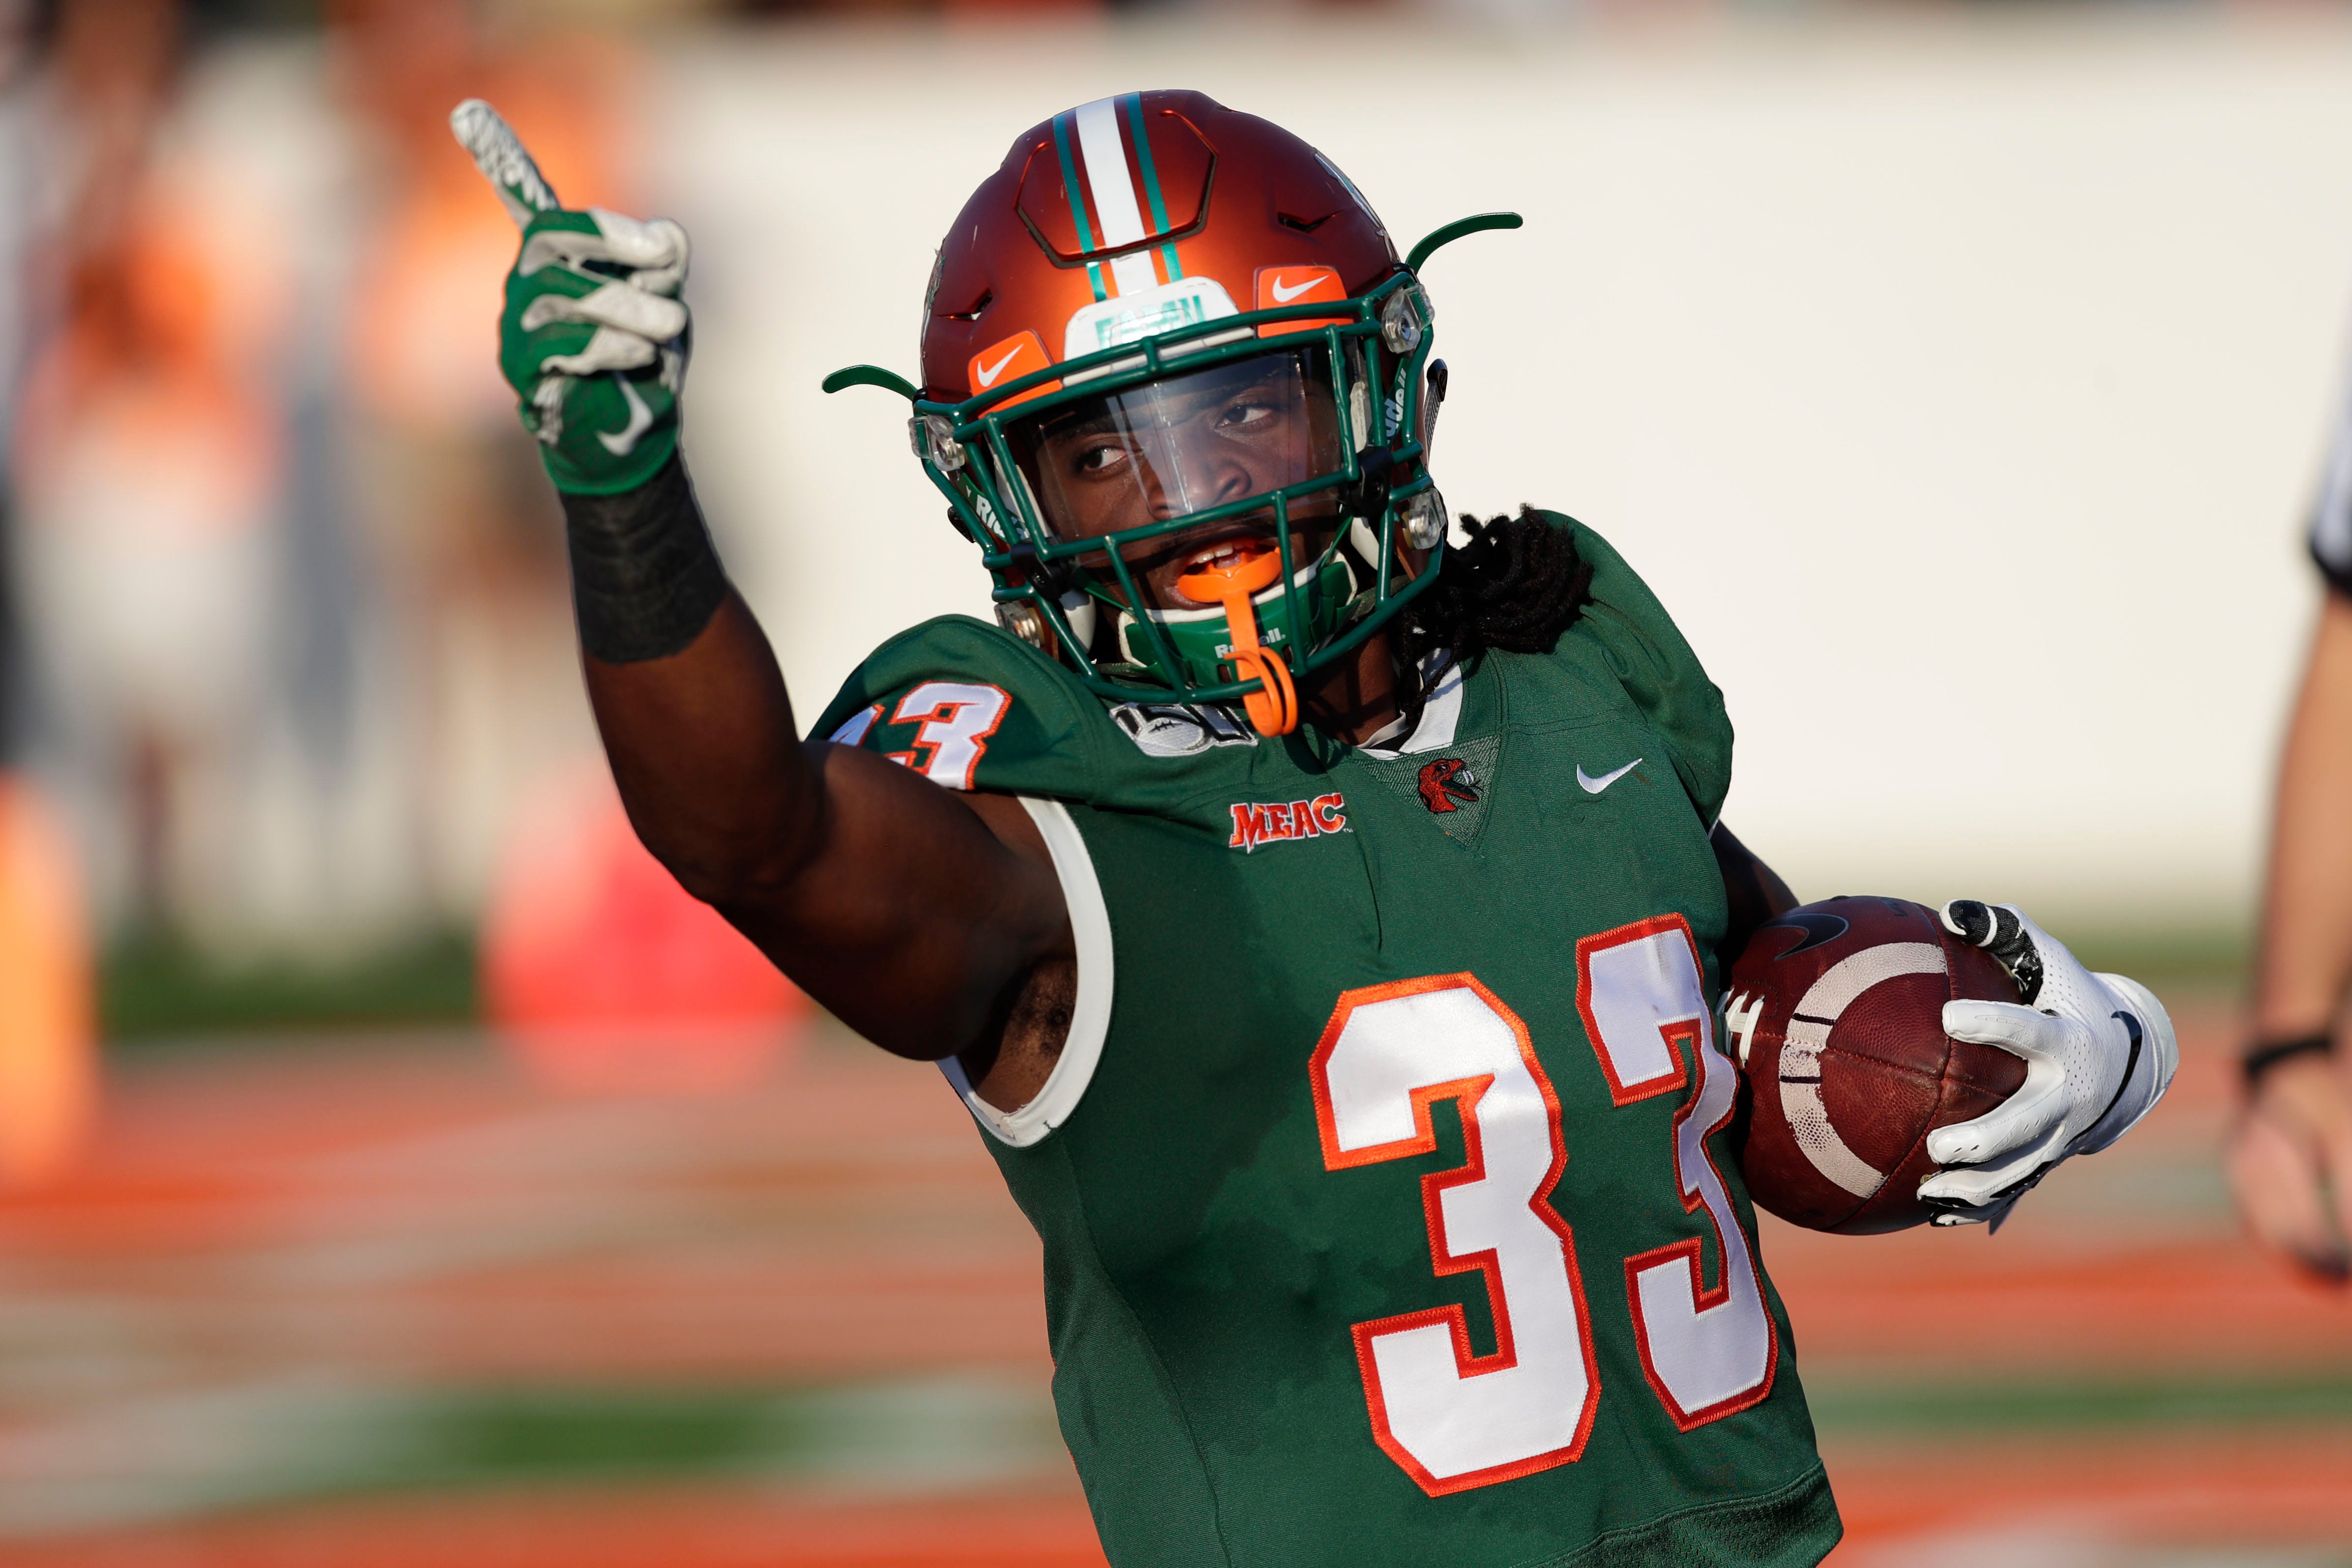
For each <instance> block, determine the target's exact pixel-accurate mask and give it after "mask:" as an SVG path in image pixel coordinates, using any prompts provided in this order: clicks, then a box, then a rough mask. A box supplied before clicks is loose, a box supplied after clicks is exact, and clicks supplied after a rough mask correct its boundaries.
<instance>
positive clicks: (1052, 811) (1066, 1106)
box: [940, 795, 1112, 1149]
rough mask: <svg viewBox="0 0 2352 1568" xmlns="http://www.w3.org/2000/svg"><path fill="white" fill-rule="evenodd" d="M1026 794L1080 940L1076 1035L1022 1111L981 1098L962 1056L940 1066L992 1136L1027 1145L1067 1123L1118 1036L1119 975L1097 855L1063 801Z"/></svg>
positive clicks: (1023, 800)
mask: <svg viewBox="0 0 2352 1568" xmlns="http://www.w3.org/2000/svg"><path fill="white" fill-rule="evenodd" d="M1018 798H1019V800H1020V802H1021V804H1022V805H1023V807H1024V809H1026V810H1027V811H1028V813H1029V820H1030V821H1032V822H1034V823H1035V824H1036V825H1037V831H1038V832H1039V833H1040V834H1042V835H1044V836H1045V848H1046V850H1047V851H1048V852H1049V853H1051V854H1052V856H1053V857H1054V875H1055V876H1056V877H1057V878H1059V879H1061V883H1062V901H1063V903H1064V904H1065V905H1066V906H1067V908H1068V910H1069V913H1070V931H1071V934H1072V935H1073V936H1075V937H1076V940H1077V948H1078V1000H1077V1005H1076V1006H1074V1007H1072V1008H1071V1009H1070V1033H1069V1037H1068V1038H1067V1039H1066V1040H1064V1041H1063V1042H1062V1055H1061V1058H1060V1059H1059V1060H1057V1061H1056V1062H1055V1064H1054V1070H1053V1071H1052V1072H1051V1073H1049V1074H1047V1075H1046V1078H1045V1088H1043V1089H1039V1090H1038V1091H1037V1094H1036V1097H1035V1098H1034V1099H1033V1100H1030V1101H1029V1102H1028V1103H1027V1104H1026V1105H1024V1106H1022V1107H1021V1108H1020V1109H1019V1110H998V1109H997V1108H996V1107H995V1106H992V1105H991V1104H989V1103H988V1101H986V1100H982V1099H981V1098H980V1095H979V1093H978V1091H976V1090H975V1089H973V1088H972V1085H971V1079H970V1078H969V1077H967V1076H966V1075H965V1073H964V1070H963V1064H962V1063H961V1062H960V1061H958V1060H956V1059H955V1058H953V1057H950V1058H947V1059H946V1060H945V1061H942V1062H941V1063H940V1071H941V1072H942V1073H945V1074H946V1075H947V1079H948V1082H950V1084H952V1085H954V1086H955V1091H956V1092H957V1093H958V1094H960V1095H961V1096H963V1102H964V1105H965V1107H966V1108H967V1109H968V1110H971V1115H972V1120H973V1121H977V1122H979V1123H980V1124H981V1126H982V1127H984V1128H986V1129H987V1130H988V1132H989V1135H990V1136H991V1137H992V1138H994V1139H995V1140H996V1141H997V1142H1000V1143H1009V1144H1011V1145H1012V1146H1013V1147H1014V1148H1016V1149H1025V1148H1027V1147H1028V1146H1029V1145H1030V1144H1032V1143H1036V1142H1043V1141H1044V1139H1045V1134H1047V1133H1048V1132H1051V1131H1054V1129H1055V1128H1056V1127H1059V1126H1061V1125H1062V1123H1064V1122H1066V1121H1068V1120H1069V1119H1070V1115H1071V1113H1072V1112H1073V1111H1075V1110H1077V1108H1078V1101H1079V1100H1083V1099H1084V1098H1086V1092H1087V1085H1088V1084H1089V1083H1092V1082H1093V1081H1094V1076H1095V1064H1096V1063H1097V1062H1098V1061H1100V1060H1101V1059H1102V1050H1103V1041H1104V1040H1105V1039H1106V1038H1107V1037H1108V1036H1109V1034H1110V999H1111V989H1112V974H1111V941H1110V911H1109V910H1108V909H1107V908H1105V906H1104V904H1103V896H1102V884H1101V883H1100V882H1098V881H1097V880H1096V879H1095V863H1094V858H1093V857H1092V856H1090V855H1088V854H1087V841H1086V839H1085V837H1083V836H1082V835H1080V834H1079V832H1078V825H1077V824H1076V823H1075V822H1073V821H1071V820H1070V814H1069V812H1068V810H1067V809H1066V808H1065V807H1064V806H1063V805H1062V803H1061V802H1060V801H1057V800H1033V799H1031V798H1030V797H1029V796H1027V795H1022V796H1019V797H1018Z"/></svg>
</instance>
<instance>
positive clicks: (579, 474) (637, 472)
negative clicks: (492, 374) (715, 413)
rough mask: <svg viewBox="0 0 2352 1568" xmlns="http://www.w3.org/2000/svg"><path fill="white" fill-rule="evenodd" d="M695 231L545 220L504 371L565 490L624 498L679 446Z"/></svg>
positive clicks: (534, 242)
mask: <svg viewBox="0 0 2352 1568" xmlns="http://www.w3.org/2000/svg"><path fill="white" fill-rule="evenodd" d="M687 256H688V244H687V237H686V230H684V229H682V228H680V227H679V226H677V224H675V223H672V222H671V221H669V220H668V219H667V218H656V219H655V220H654V221H652V222H651V223H644V222H640V221H639V220H637V219H635V218H633V217H624V216H621V215H620V214H619V213H611V212H606V211H604V209H603V208H601V207H598V208H591V209H590V210H588V211H586V212H569V211H564V210H562V209H553V210H547V211H540V212H534V213H532V214H531V215H530V221H529V222H528V223H526V224H525V225H524V227H523V231H522V252H521V254H520V256H518V257H517V258H516V259H515V265H514V270H513V271H511V272H509V274H507V298H506V310H505V313H504V314H503V315H502V316H501V317H500V318H499V369H500V370H502V371H504V372H505V373H506V378H507V383H508V384H509V385H510V386H512V387H513V388H514V389H515V393H516V395H518V396H519V397H520V398H521V400H522V423H523V428H525V429H527V430H529V431H530V433H531V434H532V435H533V436H536V437H539V443H540V456H541V458H542V459H544V460H545V462H546V464H547V473H548V477H549V478H550V479H553V480H554V481H555V488H556V489H560V490H569V491H571V492H572V493H573V494H575V495H617V494H619V493H621V492H622V491H624V490H633V489H636V488H637V487H638V486H640V485H642V484H644V483H645V482H646V480H647V479H652V478H653V477H654V476H655V475H656V474H657V473H659V472H660V471H661V469H662V467H663V465H665V464H667V462H668V461H669V459H670V457H671V455H672V454H673V453H675V452H676V451H677V395H678V390H679V388H680V387H681V386H682V385H683V384H685V381H686V361H687V354H688V346H689V345H688V334H689V330H690V326H691V322H690V319H689V318H688V314H687V309H686V306H685V305H684V304H682V303H681V302H680V301H679V300H678V299H677V292H678V289H679V288H680V287H681V286H682V285H683V284H684V283H685V281H686V265H687Z"/></svg>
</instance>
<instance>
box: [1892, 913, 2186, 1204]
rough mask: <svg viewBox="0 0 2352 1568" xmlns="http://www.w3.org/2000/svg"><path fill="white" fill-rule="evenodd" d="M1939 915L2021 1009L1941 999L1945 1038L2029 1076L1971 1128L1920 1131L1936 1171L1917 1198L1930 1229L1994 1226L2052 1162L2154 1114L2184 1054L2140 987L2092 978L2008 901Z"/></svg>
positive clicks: (2158, 1006)
mask: <svg viewBox="0 0 2352 1568" xmlns="http://www.w3.org/2000/svg"><path fill="white" fill-rule="evenodd" d="M1943 918H1944V927H1945V929H1946V930H1948V931H1951V932H1952V933H1953V934H1954V935H1956V936H1958V937H1959V938H1961V939H1962V940H1963V941H1965V942H1970V943H1972V944H1974V945H1975V946H1978V947H1981V948H1983V949H1985V950H1986V951H1987V952H1990V953H1991V954H1992V955H1993V957H1995V958H1997V959H1999V960H2000V963H2001V966H2002V967H2003V968H2005V969H2007V970H2008V971H2009V973H2010V978H2011V979H2012V980H2014V981H2016V982H2017V989H2018V992H2019V994H2021V995H2022V996H2023V997H2024V999H2025V1002H2026V1004H2027V1005H2022V1006H2021V1005H2018V1004H2016V1003H2013V1002H1947V1003H1945V1004H1944V1033H1946V1034H1947V1035H1949V1036H1950V1037H1952V1038H1954V1039H1956V1040H1973V1041H1975V1042H1977V1043H1978V1044H1979V1045H1987V1046H1997V1047H2000V1049H2002V1050H2005V1051H2008V1052H2011V1053H2012V1054H2013V1055H2016V1056H2019V1057H2022V1058H2024V1059H2025V1081H2024V1082H2023V1083H2022V1084H2020V1085H2019V1086H2018V1088H2017V1091H2016V1092H2015V1093H2013V1094H2011V1096H2010V1097H2009V1098H2008V1099H2007V1100H2003V1101H2001V1102H2000V1104H1999V1105H1997V1106H1995V1107H1994V1108H1993V1109H1992V1110H1989V1111H1987V1112H1985V1113H1984V1114H1983V1115H1982V1116H1979V1117H1978V1118H1977V1119H1976V1120H1975V1121H1962V1122H1957V1123H1955V1124H1954V1125H1952V1126H1949V1127H1939V1128H1937V1130H1936V1131H1933V1132H1930V1133H1928V1134H1927V1157H1928V1158H1929V1159H1931V1160H1933V1161H1935V1162H1936V1163H1937V1165H1939V1166H1941V1167H1943V1169H1941V1170H1938V1171H1937V1173H1935V1174H1934V1175H1931V1176H1929V1177H1927V1179H1925V1180H1924V1181H1922V1182H1921V1183H1920V1184H1919V1196H1920V1198H1921V1200H1922V1201H1924V1202H1926V1203H1927V1205H1929V1206H1930V1207H1933V1208H1935V1209H1937V1211H1938V1212H1937V1215H1936V1221H1935V1223H1936V1224H1937V1225H1945V1226H1950V1225H1979V1224H1984V1223H1986V1222H1990V1223H1991V1224H1992V1225H1993V1226H1996V1227H1998V1226H1999V1225H2000V1222H2001V1221H2002V1220H2003V1219H2005V1218H2007V1217H2008V1215H2009V1211H2010V1210H2011V1208H2012V1207H2013V1206H2015V1205H2016V1203H2017V1200H2018V1199H2019V1198H2020V1197H2021V1196H2023V1195H2024V1194H2025V1192H2026V1190H2027V1189H2028V1188H2030V1187H2032V1185H2033V1184H2035V1183H2036V1182H2039V1181H2040V1180H2041V1179H2042V1177H2044V1176H2046V1175H2048V1174H2049V1173H2050V1171H2051V1169H2052V1168H2053V1166H2055V1165H2056V1164H2057V1163H2058V1162H2059V1161H2061V1160H2064V1159H2067V1158H2069V1157H2070V1156H2072V1155H2075V1154H2095V1153H2097V1152H2099V1151H2100V1150H2102V1149H2104V1148H2105V1147H2106V1146H2107V1145H2108V1144H2110V1143H2112V1142H2115V1141H2116V1139H2118V1138H2120V1137H2122V1136H2123V1135H2124V1134H2125V1133H2126V1132H2127V1131H2130V1130H2131V1129H2132V1127H2133V1126H2134V1125H2135V1124H2136V1123H2137V1122H2138V1121H2139V1119H2140V1118H2141V1117H2143V1116H2146V1115H2147V1113H2148V1111H2149V1110H2153V1109H2154V1108H2155V1106H2156V1102H2157V1101H2158V1100H2161V1099H2163V1098H2164V1091H2165V1089H2168V1087H2170V1085H2171V1083H2172V1075H2173V1072H2174V1071H2175V1070H2176V1069H2177V1068H2179V1065H2180V1048H2179V1045H2178V1044H2176V1043H2175V1041H2174V1039H2173V1034H2172V1019H2171V1018H2170V1017H2169V1016H2167V1014H2166V1013H2165V1011H2164V1005H2163V1004H2162V1003H2160V1002H2158V1000H2157V999H2156V997H2155V995H2154V994H2152V993H2150V992H2149V990H2148V989H2147V986H2145V985H2142V984H2140V983H2139V982H2138V981H2137V980H2132V979H2129V978H2126V976H2124V975H2121V974H2094V973H2091V972H2090V971H2089V970H2086V969H2084V967H2083V965H2082V963H2080V962H2079V961H2078V960H2076V958H2075V957H2074V954H2073V953H2071V952H2067V951H2066V949H2065V947H2064V945H2063V944H2062V943H2061V942H2058V941H2057V940H2056V939H2055V938H2053V937H2052V936H2051V935H2050V934H2049V933H2048V932H2047V931H2043V930H2042V928H2041V927H2039V926H2037V925H2035V924H2034V923H2033V922H2032V921H2030V920H2027V919H2026V918H2025V916H2024V915H2022V914H2021V913H2020V912H2019V911H2018V910H2016V909H2014V908H2012V907H2011V906H2010V905H2007V904H1983V903H1979V902H1977V901H1976V900H1973V899H1962V900H1955V901H1954V902H1952V903H1948V904H1946V905H1945V906H1944V912H1943Z"/></svg>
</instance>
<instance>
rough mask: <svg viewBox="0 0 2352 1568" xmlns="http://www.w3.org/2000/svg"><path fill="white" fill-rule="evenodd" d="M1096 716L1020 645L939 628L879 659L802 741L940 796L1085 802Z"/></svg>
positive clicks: (982, 626) (860, 670)
mask: <svg viewBox="0 0 2352 1568" xmlns="http://www.w3.org/2000/svg"><path fill="white" fill-rule="evenodd" d="M1098 706H1099V705H1098V704H1096V703H1095V702H1094V700H1093V698H1092V697H1091V696H1090V695H1089V694H1088V693H1087V690H1086V689H1085V688H1084V687H1082V686H1080V685H1078V684H1077V683H1076V680H1075V679H1072V678H1071V677H1070V675H1069V674H1068V672H1066V670H1064V669H1063V668H1061V667H1060V666H1059V665H1056V664H1055V663H1054V662H1053V661H1052V660H1051V659H1049V658H1046V657H1045V655H1044V654H1042V653H1039V652H1038V651H1037V650H1036V649H1034V648H1033V647H1030V646H1029V645H1028V644H1026V643H1024V642H1022V641H1020V640H1018V639H1017V638H1015V637H1012V636H1010V635H1008V634H1006V633H1004V632H1003V631H1000V630H998V629H997V628H996V627H994V626H989V625H988V624H987V623H985V622H982V621H977V620H973V619H971V617H969V616H940V618H939V619H937V620H933V621H926V622H924V623H923V624H922V625H921V626H916V627H914V628H913V629H912V630H909V631H906V632H902V633H900V634H899V635H898V636H897V637H893V638H891V639H890V640H889V641H888V642H887V643H884V644H883V645H882V646H881V647H878V648H877V649H876V650H875V651H874V652H873V654H872V655H870V656H869V657H868V658H866V662H865V663H863V664H861V665H859V666H858V667H857V668H856V671H855V672H854V673H853V674H852V675H851V676H850V678H849V679H848V680H847V681H846V682H845V683H844V684H843V686H842V688H841V690H840V692H839V694H837V695H836V696H835V698H834V700H833V701H832V702H831V703H829V704H828V705H827V706H826V708H825V710H824V712H823V713H822V714H820V715H819V716H818V718H817V721H816V722H815V723H814V725H812V726H810V728H809V731H808V736H809V739H811V740H815V741H832V742H835V743H836V744H839V745H845V746H862V747H864V748H865V749H866V750H867V751H869V752H880V753H882V754H883V755H884V756H886V757H888V758H890V759H891V760H892V761H893V762H896V763H902V764H903V765H905V766H907V767H910V768H913V769H914V770H915V771H916V772H918V773H921V774H922V775H923V776H924V777H926V778H928V779H929V780H930V781H931V782H932V783H933V784H944V785H945V786H947V787H948V788H949V789H960V790H984V791H988V792H991V793H994V794H1002V795H1035V796H1039V797H1042V798H1045V799H1052V800H1079V801H1090V800H1092V799H1093V798H1094V796H1095V795H1096V793H1097V781H1098V780H1099V778H1100V776H1101V772H1102V770H1101V767H1100V759H1099V758H1098V757H1097V755H1096V748H1097V747H1098V746H1099V744H1100V743H1101V731H1102V730H1103V729H1104V725H1103V723H1102V721H1101V716H1100V714H1099V712H1098V711H1097V709H1098Z"/></svg>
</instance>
